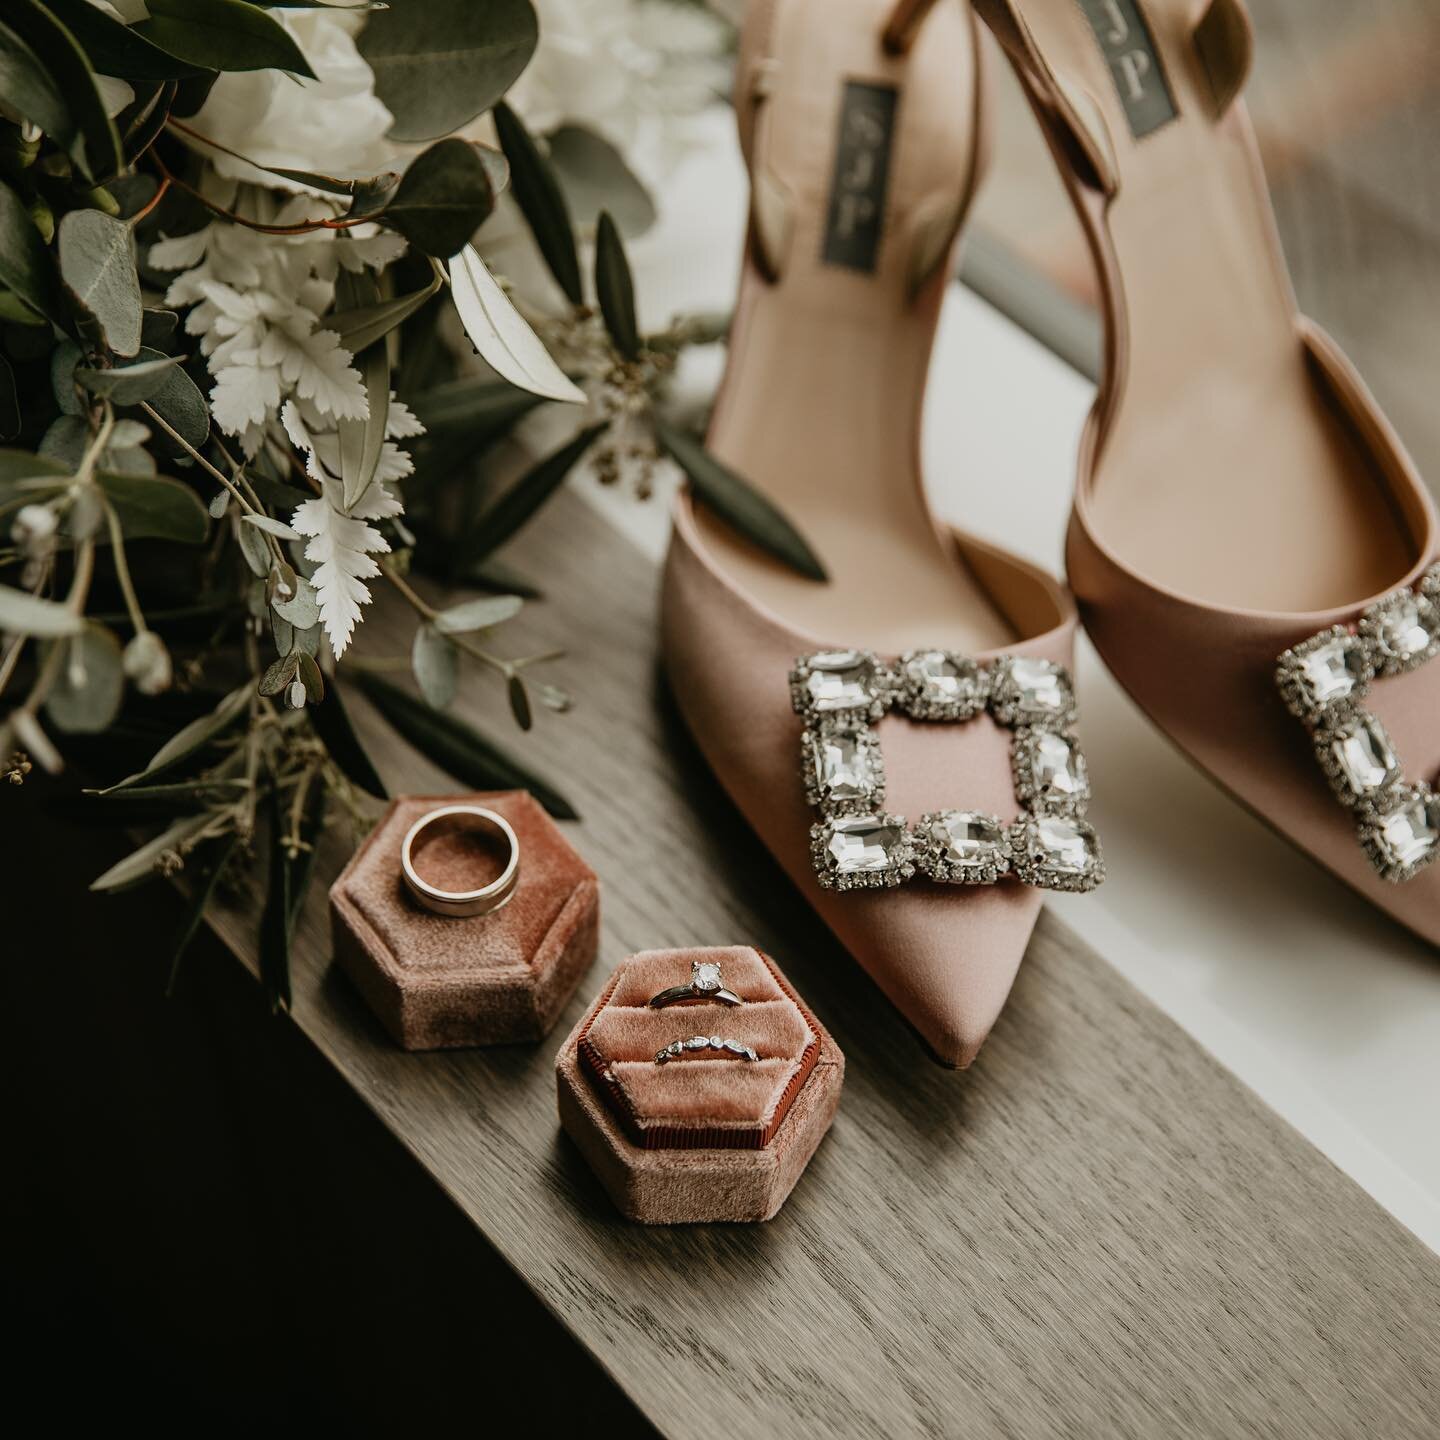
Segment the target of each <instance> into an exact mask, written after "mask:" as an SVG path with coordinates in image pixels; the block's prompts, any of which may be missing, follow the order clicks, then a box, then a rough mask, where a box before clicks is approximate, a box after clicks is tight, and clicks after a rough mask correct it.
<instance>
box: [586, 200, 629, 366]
mask: <svg viewBox="0 0 1440 1440" xmlns="http://www.w3.org/2000/svg"><path fill="white" fill-rule="evenodd" d="M595 295H596V297H597V298H598V299H599V301H600V313H601V315H602V316H604V318H605V328H606V330H608V331H609V332H610V338H611V339H612V340H613V341H614V342H615V348H616V349H617V350H618V351H619V352H620V353H621V354H622V355H623V356H624V357H625V358H626V359H627V360H634V359H636V358H638V356H639V354H640V327H639V326H638V325H637V324H636V322H635V285H634V282H633V281H632V280H631V278H630V262H629V261H628V260H627V259H626V258H625V246H624V245H623V244H622V243H621V240H620V232H619V230H617V229H616V228H615V222H614V221H613V220H612V219H611V218H610V215H609V212H608V211H605V210H602V211H601V212H600V220H599V223H598V224H597V225H596V228H595Z"/></svg>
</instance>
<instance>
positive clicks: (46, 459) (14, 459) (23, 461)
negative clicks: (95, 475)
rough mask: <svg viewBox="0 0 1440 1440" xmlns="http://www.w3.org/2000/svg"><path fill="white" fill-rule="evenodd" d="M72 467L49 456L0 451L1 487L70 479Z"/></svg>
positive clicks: (26, 451) (25, 452)
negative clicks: (42, 480)
mask: <svg viewBox="0 0 1440 1440" xmlns="http://www.w3.org/2000/svg"><path fill="white" fill-rule="evenodd" d="M70 473H71V467H70V466H69V465H67V464H65V462H64V461H63V460H56V459H53V458H52V457H50V456H48V455H32V454H31V453H30V451H28V450H12V449H0V485H9V484H13V483H15V482H16V481H20V480H35V479H42V478H47V477H49V478H57V477H58V478H68V477H69V475H70Z"/></svg>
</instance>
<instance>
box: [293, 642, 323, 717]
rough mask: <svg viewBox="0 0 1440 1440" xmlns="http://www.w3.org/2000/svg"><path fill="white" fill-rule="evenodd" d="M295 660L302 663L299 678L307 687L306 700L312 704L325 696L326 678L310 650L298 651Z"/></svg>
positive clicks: (298, 672)
mask: <svg viewBox="0 0 1440 1440" xmlns="http://www.w3.org/2000/svg"><path fill="white" fill-rule="evenodd" d="M294 653H295V658H296V659H297V660H298V661H299V662H300V664H299V670H298V671H297V672H296V673H297V678H298V679H299V681H300V683H301V684H302V685H303V686H304V687H305V698H306V700H307V701H309V703H310V704H312V705H313V704H315V702H316V701H317V700H322V699H323V698H324V696H325V677H324V676H323V675H322V674H321V673H320V667H319V665H317V664H316V663H315V657H314V656H313V655H312V654H310V652H309V651H308V650H296V651H295V652H294Z"/></svg>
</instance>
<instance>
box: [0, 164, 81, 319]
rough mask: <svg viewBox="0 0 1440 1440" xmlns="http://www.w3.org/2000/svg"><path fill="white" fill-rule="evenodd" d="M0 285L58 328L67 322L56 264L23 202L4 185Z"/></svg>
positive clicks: (0, 203) (0, 184)
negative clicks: (8, 289) (11, 291)
mask: <svg viewBox="0 0 1440 1440" xmlns="http://www.w3.org/2000/svg"><path fill="white" fill-rule="evenodd" d="M0 284H3V285H7V286H9V288H10V289H11V290H13V291H14V292H15V294H16V295H18V296H19V297H20V299H21V300H23V301H24V302H25V304H26V305H28V306H29V307H30V308H31V309H32V310H34V311H36V313H37V314H40V315H43V316H45V318H46V319H47V320H53V321H54V322H55V323H56V324H57V325H64V324H65V323H66V322H67V319H68V317H67V316H66V314H65V306H64V303H63V301H62V300H61V297H60V277H59V275H58V273H57V272H56V269H55V262H54V260H52V259H51V257H50V252H49V251H48V250H47V249H46V248H45V242H44V241H43V240H42V239H41V238H40V232H39V231H38V230H37V229H36V228H35V222H34V221H33V220H32V219H31V218H30V212H29V210H27V209H26V208H25V202H24V201H23V200H21V198H20V197H19V196H18V195H17V194H16V193H15V192H14V191H13V190H12V189H11V188H10V187H9V186H8V185H6V184H5V183H4V182H3V181H0Z"/></svg>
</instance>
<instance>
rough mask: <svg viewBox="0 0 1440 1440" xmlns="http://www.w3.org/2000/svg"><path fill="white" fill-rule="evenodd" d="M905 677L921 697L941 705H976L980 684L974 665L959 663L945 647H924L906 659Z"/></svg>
mask: <svg viewBox="0 0 1440 1440" xmlns="http://www.w3.org/2000/svg"><path fill="white" fill-rule="evenodd" d="M905 677H906V679H908V680H910V681H911V682H912V683H913V684H914V685H915V686H916V687H917V688H918V690H919V693H920V698H921V699H922V700H925V701H929V702H931V703H933V704H939V705H973V704H974V703H975V702H976V700H977V699H978V698H979V694H980V686H979V683H978V680H977V675H976V669H975V666H973V665H964V664H957V663H956V661H955V660H954V659H953V658H952V657H951V656H949V655H947V654H946V653H945V651H943V650H922V651H920V652H919V653H917V654H915V655H911V656H909V657H908V658H907V659H906V661H905Z"/></svg>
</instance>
